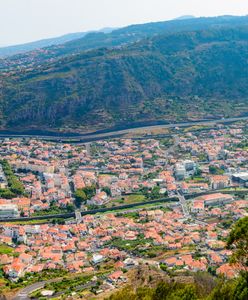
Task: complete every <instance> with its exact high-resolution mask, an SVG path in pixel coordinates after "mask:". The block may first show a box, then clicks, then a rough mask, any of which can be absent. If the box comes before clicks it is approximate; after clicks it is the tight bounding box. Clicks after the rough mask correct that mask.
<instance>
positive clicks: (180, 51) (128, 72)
mask: <svg viewBox="0 0 248 300" xmlns="http://www.w3.org/2000/svg"><path fill="white" fill-rule="evenodd" d="M193 20H195V19H193ZM242 20H243V19H242ZM247 46H248V25H242V26H237V24H235V26H234V25H233V26H232V27H230V26H229V27H228V28H227V27H221V26H220V27H217V28H216V27H214V28H211V29H209V28H208V29H204V30H197V31H182V32H174V33H165V34H159V35H155V36H153V37H150V38H145V39H142V40H140V41H137V42H135V43H131V44H128V45H126V46H122V47H117V48H100V49H95V50H91V51H86V52H81V53H80V54H77V55H68V56H66V57H64V58H62V59H59V60H56V61H54V62H50V63H43V64H42V65H41V66H40V67H39V68H27V67H25V68H23V69H21V70H17V71H15V72H11V73H8V74H2V76H1V77H0V86H1V93H0V116H1V127H2V128H12V129H20V128H21V129H26V128H34V127H36V128H42V129H49V128H52V129H58V128H62V129H65V130H69V129H74V128H77V129H79V128H80V130H81V131H84V130H87V129H89V128H90V129H91V130H94V129H99V128H101V129H102V128H107V127H110V126H113V125H116V124H126V123H132V122H137V121H147V120H173V121H178V120H186V119H192V118H193V119H196V118H198V119H200V118H207V117H209V118H210V117H228V116H234V115H241V114H244V113H247V111H248V109H247V102H248V101H247V100H248V97H247V95H248V80H247V78H248V77H247V75H248V65H247V61H248V47H247Z"/></svg>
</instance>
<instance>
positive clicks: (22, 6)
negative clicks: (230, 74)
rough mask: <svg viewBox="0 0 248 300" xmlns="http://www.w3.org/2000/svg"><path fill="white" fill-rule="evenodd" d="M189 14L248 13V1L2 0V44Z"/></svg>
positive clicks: (0, 6) (0, 34) (0, 20)
mask: <svg viewBox="0 0 248 300" xmlns="http://www.w3.org/2000/svg"><path fill="white" fill-rule="evenodd" d="M188 14H190V15H195V16H216V15H224V14H233V15H246V14H248V0H0V46H5V45H10V44H19V43H24V42H29V41H33V40H38V39H43V38H48V37H54V36H59V35H63V34H65V33H70V32H78V31H87V30H92V29H100V28H103V27H121V26H125V25H129V24H134V23H144V22H150V21H160V20H169V19H173V18H175V17H178V16H181V15H188Z"/></svg>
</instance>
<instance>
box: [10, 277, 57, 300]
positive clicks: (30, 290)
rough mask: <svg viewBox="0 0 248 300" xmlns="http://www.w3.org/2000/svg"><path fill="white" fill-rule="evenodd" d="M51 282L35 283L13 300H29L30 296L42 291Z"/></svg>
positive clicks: (21, 291)
mask: <svg viewBox="0 0 248 300" xmlns="http://www.w3.org/2000/svg"><path fill="white" fill-rule="evenodd" d="M49 282H51V280H50V281H41V282H37V283H34V284H32V285H29V286H27V287H25V288H24V289H22V290H20V291H19V292H18V293H17V294H16V296H15V297H14V298H13V300H28V299H30V298H29V296H28V295H29V294H30V293H33V292H34V291H36V290H38V289H41V288H43V287H44V286H45V284H46V283H49Z"/></svg>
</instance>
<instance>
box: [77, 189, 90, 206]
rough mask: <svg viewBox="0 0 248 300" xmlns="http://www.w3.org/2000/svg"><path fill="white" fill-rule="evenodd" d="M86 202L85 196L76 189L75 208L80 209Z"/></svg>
mask: <svg viewBox="0 0 248 300" xmlns="http://www.w3.org/2000/svg"><path fill="white" fill-rule="evenodd" d="M86 200H87V196H86V194H85V192H84V191H83V190H82V189H78V190H76V192H75V204H76V206H77V207H80V206H81V204H82V203H83V202H84V201H86Z"/></svg>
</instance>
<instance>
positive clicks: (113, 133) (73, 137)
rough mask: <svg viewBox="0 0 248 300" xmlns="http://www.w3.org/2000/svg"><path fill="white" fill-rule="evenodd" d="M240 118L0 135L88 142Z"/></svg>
mask: <svg viewBox="0 0 248 300" xmlns="http://www.w3.org/2000/svg"><path fill="white" fill-rule="evenodd" d="M242 120H248V117H236V118H227V119H216V120H200V121H195V122H182V123H170V124H164V125H153V126H140V127H138V126H137V127H135V128H128V129H121V130H113V131H109V132H104V133H99V132H93V133H89V134H82V135H81V134H79V135H75V134H72V135H71V136H70V135H69V134H68V135H67V136H63V134H62V135H61V136H60V135H59V133H58V134H57V135H56V136H54V135H52V134H51V135H49V133H48V134H47V135H42V134H40V135H39V134H22V133H21V134H18V132H17V133H1V132H0V137H2V138H4V137H9V138H11V137H17V138H18V137H19V138H37V139H49V140H54V141H60V140H63V139H64V140H68V139H70V140H72V141H73V140H77V141H78V140H82V142H84V141H85V142H90V141H91V140H92V141H94V140H101V139H104V138H111V137H116V136H122V135H124V134H127V133H132V132H135V131H136V130H137V129H138V130H142V129H144V130H145V129H149V130H153V129H160V128H167V129H168V128H175V127H178V128H183V127H188V126H197V125H214V124H218V123H221V124H224V123H231V122H236V121H242Z"/></svg>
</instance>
